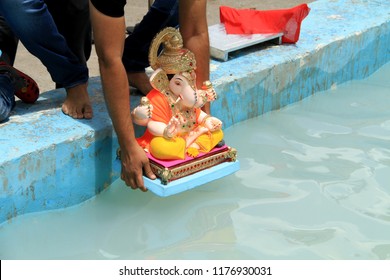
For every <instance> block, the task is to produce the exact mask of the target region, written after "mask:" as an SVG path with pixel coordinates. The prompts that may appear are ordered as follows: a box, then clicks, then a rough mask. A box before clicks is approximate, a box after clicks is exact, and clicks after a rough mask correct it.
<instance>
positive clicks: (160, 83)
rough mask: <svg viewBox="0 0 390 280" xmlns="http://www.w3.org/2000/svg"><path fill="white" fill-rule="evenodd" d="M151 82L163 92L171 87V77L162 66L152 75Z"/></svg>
mask: <svg viewBox="0 0 390 280" xmlns="http://www.w3.org/2000/svg"><path fill="white" fill-rule="evenodd" d="M149 81H150V84H151V85H152V87H153V88H154V89H156V90H158V91H160V92H162V93H166V91H167V90H168V89H169V79H168V76H167V74H166V73H165V71H164V70H162V69H161V68H158V69H157V70H155V71H154V72H153V74H152V75H151V76H150V79H149Z"/></svg>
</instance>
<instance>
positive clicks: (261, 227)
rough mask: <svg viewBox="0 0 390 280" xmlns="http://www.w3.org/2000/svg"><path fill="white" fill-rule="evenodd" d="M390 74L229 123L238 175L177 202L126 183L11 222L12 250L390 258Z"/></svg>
mask: <svg viewBox="0 0 390 280" xmlns="http://www.w3.org/2000/svg"><path fill="white" fill-rule="evenodd" d="M389 73H390V64H388V65H386V66H385V67H384V68H383V69H382V70H381V71H379V72H377V73H375V74H374V75H373V76H372V77H370V78H369V79H367V80H364V81H356V82H353V83H348V84H346V85H342V86H340V87H339V88H338V89H336V90H331V91H327V92H324V93H319V94H317V95H315V96H313V97H310V98H308V99H305V100H304V101H302V102H300V103H298V104H294V105H291V106H288V107H287V108H283V109H282V110H280V111H276V112H271V113H268V114H265V115H264V116H261V117H259V118H256V119H251V120H248V121H245V122H242V123H240V124H238V125H236V126H234V127H230V128H228V129H226V130H225V135H226V137H225V138H226V139H225V140H226V142H227V143H228V144H230V145H231V146H233V147H235V148H237V150H238V156H239V159H240V163H241V170H240V171H238V172H237V173H235V174H233V175H230V176H228V177H225V178H222V179H220V180H217V181H214V182H212V183H209V184H207V185H204V186H201V187H199V188H196V189H193V190H190V191H187V192H185V193H181V194H178V195H175V196H172V197H167V198H160V197H156V196H155V195H153V194H152V193H141V192H138V191H137V192H135V191H132V190H131V189H128V188H126V187H124V184H123V183H122V182H121V181H117V182H116V183H115V184H113V185H112V186H111V187H110V188H108V189H107V190H105V191H104V192H103V193H101V194H99V195H98V196H97V197H95V198H94V199H91V200H89V201H87V202H85V203H83V204H81V205H78V206H75V207H71V208H68V209H65V210H59V211H52V212H47V213H38V214H30V215H25V216H21V217H18V218H16V219H13V220H11V221H9V222H6V223H3V224H2V225H0V248H1V249H0V258H1V259H40V258H42V259H390V185H389V183H388V182H390V146H389V139H390V116H389V114H388V104H390V96H389V94H388V93H389V88H390V84H389V81H388V80H387V79H385V77H388V76H389ZM386 75H387V76H386ZM367 94H369V95H370V96H369V97H367ZM243 135H245V138H243V137H242V136H243ZM80 187H82V186H80Z"/></svg>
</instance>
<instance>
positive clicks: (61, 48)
mask: <svg viewBox="0 0 390 280" xmlns="http://www.w3.org/2000/svg"><path fill="white" fill-rule="evenodd" d="M0 14H1V15H3V16H4V18H5V20H6V21H7V24H8V25H9V26H10V28H11V29H12V30H13V32H14V33H15V35H16V36H17V37H18V38H19V39H20V40H21V42H22V43H23V44H24V45H25V47H26V48H27V49H28V50H29V52H31V53H32V54H33V55H35V56H36V57H37V58H38V59H40V60H41V62H42V63H43V64H44V65H45V66H46V67H47V69H48V71H49V73H50V75H51V77H52V79H53V81H54V82H56V83H57V84H62V85H63V86H64V87H65V89H66V90H67V98H66V100H65V102H64V104H63V106H62V109H63V112H64V113H65V114H67V115H70V116H71V117H74V118H82V117H83V118H91V117H92V109H91V105H90V101H89V97H88V92H87V90H86V88H87V87H86V85H87V81H88V68H87V67H86V65H84V64H83V63H81V62H80V61H79V59H78V58H77V56H76V55H74V54H73V53H72V51H71V50H70V49H69V47H68V45H67V43H66V41H65V39H64V37H63V36H62V35H60V33H59V32H58V30H57V27H56V25H55V23H54V21H53V18H52V16H51V14H50V13H49V11H48V9H47V6H46V4H45V3H44V2H43V1H41V0H1V1H0ZM75 95H77V96H75Z"/></svg>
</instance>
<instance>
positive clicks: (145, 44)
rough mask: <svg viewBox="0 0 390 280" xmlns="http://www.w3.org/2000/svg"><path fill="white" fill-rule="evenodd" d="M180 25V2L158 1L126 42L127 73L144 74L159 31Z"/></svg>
mask: <svg viewBox="0 0 390 280" xmlns="http://www.w3.org/2000/svg"><path fill="white" fill-rule="evenodd" d="M178 25H179V1H178V0H156V1H154V3H153V5H152V6H151V7H150V9H149V11H148V13H147V14H146V15H145V16H144V17H143V19H142V20H141V22H139V23H138V24H137V25H136V26H135V28H134V31H133V33H132V34H130V35H129V36H128V37H127V38H126V41H125V48H124V51H123V64H124V66H125V68H126V71H127V72H144V71H145V68H147V67H148V66H149V58H148V56H149V47H150V44H151V42H152V40H153V38H154V36H156V35H157V33H158V32H159V31H161V30H162V29H164V28H165V27H177V26H178Z"/></svg>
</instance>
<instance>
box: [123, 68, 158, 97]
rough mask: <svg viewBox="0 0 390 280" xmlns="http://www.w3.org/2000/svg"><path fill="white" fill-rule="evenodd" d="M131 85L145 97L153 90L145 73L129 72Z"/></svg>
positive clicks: (128, 78) (128, 77)
mask: <svg viewBox="0 0 390 280" xmlns="http://www.w3.org/2000/svg"><path fill="white" fill-rule="evenodd" d="M127 80H128V81H129V85H130V86H132V87H135V88H136V89H138V90H139V91H140V92H142V94H143V95H147V94H148V93H149V91H151V90H152V86H151V84H150V81H149V77H148V75H146V73H145V72H127Z"/></svg>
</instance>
